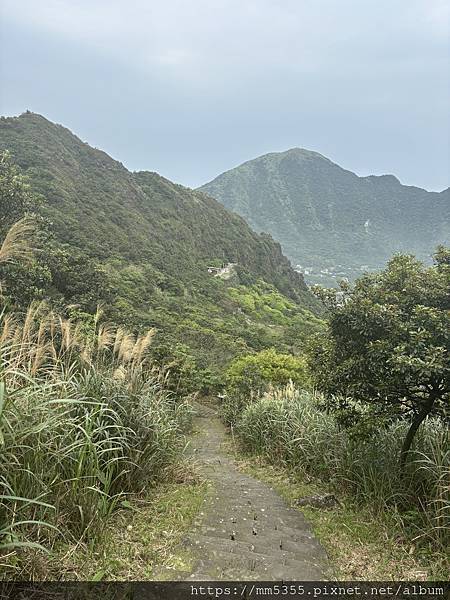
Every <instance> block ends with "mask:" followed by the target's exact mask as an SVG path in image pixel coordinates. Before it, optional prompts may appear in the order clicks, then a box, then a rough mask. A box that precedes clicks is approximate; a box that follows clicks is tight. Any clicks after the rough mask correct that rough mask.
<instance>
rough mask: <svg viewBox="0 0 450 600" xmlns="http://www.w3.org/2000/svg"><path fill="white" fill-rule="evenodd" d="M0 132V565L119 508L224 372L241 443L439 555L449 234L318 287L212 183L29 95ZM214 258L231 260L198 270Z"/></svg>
mask: <svg viewBox="0 0 450 600" xmlns="http://www.w3.org/2000/svg"><path fill="white" fill-rule="evenodd" d="M0 135H1V138H0V139H1V147H0V149H1V148H4V149H6V152H3V154H1V155H0V208H1V211H0V284H1V290H0V292H1V294H0V301H1V307H0V445H1V448H2V453H1V457H0V467H1V475H0V486H1V487H0V557H1V558H0V561H1V567H2V569H3V570H4V572H5V573H6V576H7V577H10V576H25V577H26V576H34V577H40V576H42V577H46V576H48V573H49V571H48V569H47V567H46V566H45V564H44V562H43V561H42V559H41V557H42V553H43V552H48V551H52V552H54V553H55V554H54V555H55V556H57V555H58V552H59V551H60V549H61V548H64V547H68V548H69V553H70V552H71V551H72V550H71V549H73V548H75V547H77V546H78V545H80V544H90V545H92V546H95V545H96V543H97V542H98V541H99V540H100V539H101V536H102V532H103V530H104V526H105V523H106V520H107V519H108V518H109V517H110V515H111V514H112V513H114V512H116V509H118V508H120V507H122V508H126V507H128V508H129V507H130V504H129V500H130V499H132V498H133V497H135V496H139V494H141V493H142V492H143V491H144V490H148V489H149V488H152V487H153V486H154V485H155V484H157V483H158V482H160V481H161V480H165V481H167V480H168V478H170V470H171V469H172V468H173V465H174V463H176V461H177V460H178V458H179V456H180V452H181V450H182V448H183V445H184V432H185V430H186V427H187V425H188V424H189V420H190V409H189V401H188V398H189V394H190V392H199V393H205V394H206V393H209V394H211V393H214V394H216V393H217V392H220V397H221V399H222V406H221V410H222V415H223V417H224V419H225V421H226V422H227V423H228V424H229V425H231V426H232V428H233V432H234V433H236V434H237V436H238V439H240V440H241V442H242V444H243V447H244V448H246V449H247V450H249V451H251V452H254V453H257V454H260V455H263V456H264V457H266V458H267V459H268V460H270V461H272V462H273V463H275V464H278V465H282V466H283V467H284V468H286V469H287V470H290V471H294V472H295V473H296V474H297V476H304V477H307V478H316V479H318V480H320V481H321V482H324V483H325V484H326V485H327V486H328V487H329V488H330V490H333V491H334V492H335V493H336V494H337V495H338V496H339V497H340V498H344V499H345V501H347V499H348V498H351V501H352V502H356V503H357V504H363V505H365V506H367V507H368V510H369V511H370V512H371V513H372V515H374V516H375V517H376V518H380V519H381V518H382V516H383V515H384V516H386V515H389V516H390V519H391V521H392V522H395V524H396V527H397V528H398V530H399V531H401V535H402V536H403V537H404V538H405V539H406V540H407V541H409V543H411V544H412V543H413V544H414V547H416V546H417V547H418V548H419V549H420V552H423V553H424V554H423V555H424V556H426V557H427V560H428V563H429V564H430V563H431V562H433V560H434V561H435V563H436V565H438V567H437V569H439V568H440V567H439V565H441V564H442V562H441V561H440V558H441V557H442V556H443V554H444V552H445V550H446V548H447V544H448V531H449V521H450V512H449V511H450V499H449V496H448V476H449V458H450V453H449V450H448V429H447V424H448V408H449V402H450V366H449V359H448V353H449V346H450V335H449V332H450V321H449V309H450V305H449V298H450V258H449V257H450V251H449V250H448V249H446V248H444V247H439V248H438V251H437V252H436V254H435V262H434V265H433V266H425V265H423V264H422V263H421V262H420V261H418V260H416V259H415V258H413V257H412V256H405V255H397V256H395V257H394V258H392V259H391V260H390V262H389V264H388V266H387V267H386V269H385V270H384V271H380V272H378V273H375V274H371V275H369V274H367V275H365V276H363V277H361V278H360V279H358V280H357V281H356V283H354V284H348V283H342V285H341V287H340V289H339V290H336V289H330V290H326V289H323V288H318V289H317V290H316V296H317V298H315V297H313V295H312V294H311V293H310V291H309V290H308V289H307V287H306V285H305V283H304V281H303V279H302V278H301V277H300V276H299V275H298V274H296V273H295V272H294V271H293V270H292V268H291V266H290V264H289V262H288V261H287V259H286V258H285V257H284V256H283V255H282V253H281V250H280V247H279V246H278V245H277V244H276V243H274V242H273V240H272V239H271V238H270V236H268V235H265V234H263V235H258V234H255V233H254V232H253V231H252V230H251V229H250V228H249V227H248V226H247V225H246V224H245V222H244V221H243V220H242V218H241V217H238V216H237V215H232V214H230V213H228V212H227V211H226V210H225V209H224V208H223V207H222V206H221V205H220V204H218V203H217V202H216V201H214V200H212V199H211V198H209V197H208V196H206V195H204V194H203V193H201V192H192V191H191V190H188V189H185V188H183V187H181V186H176V185H174V184H172V183H170V182H169V181H167V180H165V179H163V178H162V177H160V176H159V175H157V174H155V173H147V172H144V173H130V172H128V171H127V170H126V169H125V168H124V167H123V166H122V165H121V164H120V163H117V162H115V161H113V160H112V159H111V158H109V157H108V156H107V155H106V154H104V153H102V152H100V151H98V150H94V149H92V148H90V147H89V146H88V145H87V144H83V143H82V142H81V141H80V140H78V139H77V138H76V137H75V136H74V135H73V134H71V133H70V132H69V131H68V130H66V129H64V128H63V127H60V126H57V125H54V124H52V123H49V122H48V121H46V120H45V119H43V118H42V117H40V116H38V115H34V114H31V113H28V114H25V115H22V116H21V117H19V118H14V119H2V120H1V121H0ZM10 152H11V153H12V154H13V155H14V158H15V160H16V161H17V164H15V162H14V160H13V158H12V154H11V153H10ZM285 158H288V159H289V160H288V163H289V164H288V165H283V168H287V167H288V166H289V165H290V166H292V164H291V163H292V162H293V164H294V167H295V166H296V165H297V166H298V164H297V163H298V162H299V161H300V162H302V161H313V162H315V161H319V163H318V164H319V166H320V165H323V164H324V161H325V163H327V165H328V166H327V169H331V172H332V173H334V172H335V169H338V167H336V166H335V165H332V163H329V161H326V159H323V158H322V157H317V155H310V154H309V153H306V154H305V153H304V152H299V151H296V152H294V153H293V155H292V156H288V157H284V159H285ZM279 159H280V155H277V161H279ZM284 159H283V160H284ZM281 162H282V161H281ZM328 163H329V164H328ZM330 165H331V166H330ZM252 168H253V167H252ZM296 168H297V167H296ZM319 170H320V169H319ZM344 173H345V172H344ZM342 177H344V175H342ZM354 177H356V176H353V175H352V174H346V175H345V177H344V179H345V181H347V180H348V178H350V179H349V180H351V181H354V180H353V179H352V178H354ZM366 179H367V181H366V182H365V183H364V185H366V184H367V185H370V186H372V187H376V186H377V185H381V183H380V182H378V183H377V182H376V181H378V180H375V179H373V178H366ZM381 180H382V181H384V182H385V183H386V185H387V182H386V181H385V180H384V179H381ZM381 180H380V181H381ZM342 181H344V180H342ZM363 181H365V180H359V179H358V182H359V183H358V185H363ZM388 181H390V182H391V183H390V185H395V186H398V185H399V184H398V183H395V182H392V181H391V180H388ZM383 185H384V184H383ZM269 187H270V186H269ZM300 187H301V186H300ZM344 187H345V186H344ZM388 188H389V186H388ZM386 193H388V192H387V191H386ZM414 193H418V192H414ZM338 196H339V194H337V197H338ZM432 197H433V198H434V200H433V202H434V201H436V202H437V203H439V202H440V201H441V199H442V198H441V196H439V198H438V199H437V195H435V196H432ZM380 198H381V197H380ZM383 198H384V196H383ZM417 198H418V196H417ZM383 201H384V200H383ZM417 202H418V203H419V200H417ZM363 205H364V203H362V204H361V206H363ZM417 210H419V209H417ZM420 210H422V208H420ZM428 210H429V206H425V207H423V211H424V212H423V213H420V214H423V215H425V213H426V211H428ZM413 212H414V211H413ZM429 212H430V214H431V217H430V219H431V220H432V219H433V218H434V217H433V214H434V213H433V210H429ZM261 214H263V211H262V213H261ZM349 214H350V215H351V214H352V213H351V211H350V213H348V214H347V217H346V218H353V217H349V216H348V215H349ZM414 214H415V215H416V217H417V215H419V213H418V212H417V211H416V212H415V213H414ZM353 216H354V215H353ZM361 218H362V217H361ZM370 218H371V219H372V217H370ZM441 221H442V227H445V219H442V220H441ZM356 222H357V219H356V221H353V223H356ZM317 223H318V222H317ZM317 223H316V225H317ZM427 226H428V225H426V223H425V221H424V228H425V229H426V227H427ZM314 227H315V225H314ZM314 227H313V228H312V229H314ZM425 229H424V230H425ZM320 230H321V229H320V227H318V226H317V227H316V229H314V231H316V233H317V231H320ZM413 230H414V227H412V231H413ZM386 231H388V230H386ZM442 231H443V229H442ZM358 235H359V234H358ZM383 235H384V234H383ZM386 235H387V234H386ZM402 235H403V234H401V233H400V234H399V239H400V243H403V242H404V239H403V238H402ZM308 239H309V238H308V236H305V240H306V242H307V241H308ZM377 239H378V240H382V239H383V238H382V237H380V238H377ZM402 240H403V241H402ZM306 242H305V243H306ZM374 243H375V242H374ZM378 243H379V241H376V244H378ZM305 247H306V246H305ZM355 248H356V249H358V246H355ZM360 256H363V254H361V255H360ZM223 263H233V266H232V267H230V269H229V271H228V272H227V276H226V277H222V276H213V275H211V274H210V273H208V267H209V266H214V267H219V266H220V265H222V264H223ZM99 303H101V308H99V307H98V306H99ZM321 306H322V307H321ZM435 573H440V571H439V570H435Z"/></svg>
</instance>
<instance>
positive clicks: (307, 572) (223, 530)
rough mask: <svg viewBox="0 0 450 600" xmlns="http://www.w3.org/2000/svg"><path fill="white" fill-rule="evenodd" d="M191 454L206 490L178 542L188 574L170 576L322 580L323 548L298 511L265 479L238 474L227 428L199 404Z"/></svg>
mask: <svg viewBox="0 0 450 600" xmlns="http://www.w3.org/2000/svg"><path fill="white" fill-rule="evenodd" d="M195 426H196V429H197V430H198V431H199V433H198V435H196V436H195V437H194V438H193V440H192V443H191V449H190V451H191V453H192V455H193V457H194V459H195V461H196V464H197V467H198V469H199V471H200V472H201V474H202V475H203V476H204V477H206V478H207V479H208V480H209V481H211V482H212V484H213V485H212V486H211V492H210V494H209V496H208V497H207V499H206V501H205V504H204V507H203V508H202V511H201V513H200V514H199V515H198V516H197V520H196V521H195V523H194V527H193V529H192V530H191V531H190V533H189V534H188V536H187V538H186V539H185V540H184V542H183V546H184V548H187V549H188V550H189V553H190V554H191V555H192V556H193V559H194V568H193V571H192V572H190V573H179V574H173V573H172V574H171V579H193V580H321V579H324V578H325V576H324V573H325V570H326V567H327V559H326V555H325V551H324V550H323V549H322V547H321V546H320V544H319V543H318V541H317V540H316V539H315V538H314V536H313V534H312V532H311V530H310V527H309V525H308V523H307V522H306V520H305V518H304V517H303V516H302V514H301V513H300V512H299V511H298V510H296V509H294V508H291V507H290V506H288V505H287V504H286V502H285V501H284V500H283V499H282V498H281V497H280V496H279V495H278V494H277V493H276V492H275V491H274V490H273V489H272V488H271V487H270V486H269V485H267V484H266V483H263V482H261V481H259V480H257V479H254V478H253V477H250V476H248V475H245V474H243V473H241V472H239V471H238V470H237V468H236V466H235V465H234V462H233V457H232V456H230V454H229V453H227V451H226V450H225V449H224V448H223V442H224V441H225V440H226V430H225V427H224V425H223V424H222V422H221V421H220V420H219V418H218V416H217V414H216V412H215V411H214V410H213V409H211V408H209V407H205V406H202V405H199V406H198V408H197V417H196V419H195Z"/></svg>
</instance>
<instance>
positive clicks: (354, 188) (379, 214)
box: [200, 148, 450, 279]
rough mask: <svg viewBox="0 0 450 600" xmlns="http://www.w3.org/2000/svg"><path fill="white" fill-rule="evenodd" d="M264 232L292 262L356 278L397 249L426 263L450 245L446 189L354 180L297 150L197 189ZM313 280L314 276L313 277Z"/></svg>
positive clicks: (324, 160)
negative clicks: (440, 246) (364, 268)
mask: <svg viewBox="0 0 450 600" xmlns="http://www.w3.org/2000/svg"><path fill="white" fill-rule="evenodd" d="M200 189H201V190H203V191H205V192H207V193H208V194H210V195H211V196H213V197H214V198H217V199H218V200H220V201H221V202H222V203H223V204H224V205H225V206H226V207H227V208H229V209H231V210H233V211H235V212H237V213H238V214H240V215H242V216H243V217H244V218H245V219H246V220H247V222H248V223H249V224H250V225H251V226H252V227H253V228H254V229H255V230H256V231H267V232H268V233H270V234H271V235H272V236H273V237H274V238H275V239H276V240H278V241H279V242H280V243H281V245H282V248H283V250H284V252H285V253H286V254H287V256H288V257H289V258H291V260H292V261H293V262H294V264H297V263H299V264H300V265H301V266H302V267H306V268H307V270H308V271H310V270H311V269H312V270H313V274H312V278H313V279H314V278H315V279H317V275H318V274H319V275H320V273H319V272H320V270H324V269H328V270H330V271H334V272H337V271H340V272H342V274H346V275H350V276H353V275H355V274H356V273H357V271H358V270H359V268H360V267H361V265H367V266H368V267H369V268H379V267H381V266H382V265H383V264H384V263H385V261H386V260H387V259H388V258H389V257H390V256H391V255H392V254H393V253H394V252H397V251H402V252H403V251H406V252H412V253H414V254H416V255H417V256H418V257H419V258H421V259H427V258H428V257H429V256H430V254H431V253H432V251H433V249H434V248H435V246H436V245H437V244H439V243H443V242H445V241H447V242H448V240H449V239H450V190H449V189H447V190H445V191H444V192H441V193H435V192H427V191H425V190H423V189H420V188H416V187H410V186H404V185H402V184H401V183H400V182H399V181H398V179H396V178H395V177H394V176H393V175H383V176H369V177H358V176H357V175H355V174H354V173H352V172H350V171H346V170H345V169H342V168H341V167H339V166H338V165H336V164H334V163H333V162H331V161H330V160H328V159H327V158H325V157H324V156H322V155H320V154H318V153H317V152H311V151H308V150H302V149H299V148H294V149H292V150H288V151H287V152H280V153H272V154H267V155H265V156H261V157H259V158H256V159H254V160H251V161H249V162H246V163H244V164H242V165H240V166H238V167H236V168H234V169H231V170H230V171H227V172H226V173H223V174H222V175H219V176H218V177H217V178H216V179H214V180H213V181H211V182H210V183H207V184H205V185H204V186H202V187H201V188H200ZM314 275H315V277H314Z"/></svg>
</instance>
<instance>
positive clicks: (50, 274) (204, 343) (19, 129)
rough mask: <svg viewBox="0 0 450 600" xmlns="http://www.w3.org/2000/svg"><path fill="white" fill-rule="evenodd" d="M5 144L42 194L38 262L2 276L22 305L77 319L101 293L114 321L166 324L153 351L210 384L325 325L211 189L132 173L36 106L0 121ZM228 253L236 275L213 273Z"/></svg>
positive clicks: (269, 245)
mask: <svg viewBox="0 0 450 600" xmlns="http://www.w3.org/2000/svg"><path fill="white" fill-rule="evenodd" d="M1 148H3V149H6V150H8V151H9V152H10V153H11V156H12V157H13V158H10V159H8V160H9V163H11V160H13V161H15V162H16V163H17V164H18V165H19V167H20V169H21V172H22V173H24V174H26V176H27V177H28V182H29V185H30V186H31V190H30V193H31V191H32V192H33V193H34V195H35V199H34V204H33V206H32V207H30V206H26V207H25V206H23V207H21V208H22V212H23V210H25V209H26V210H27V211H30V210H32V212H34V213H36V215H38V217H39V219H40V230H41V233H40V235H39V236H38V237H39V238H40V239H39V245H38V246H39V252H38V253H37V254H36V257H37V258H36V260H35V261H34V264H33V265H32V266H30V265H27V266H26V267H24V266H23V265H22V266H18V265H15V266H14V267H12V266H9V267H8V269H4V272H3V274H2V279H3V281H4V282H5V285H4V288H5V294H6V295H8V296H9V297H10V298H12V300H13V303H14V304H16V305H17V304H18V303H19V304H20V306H21V308H25V309H26V307H27V306H28V304H29V302H30V301H31V300H32V299H35V298H46V299H48V300H49V301H50V302H51V303H52V306H54V307H55V308H58V309H59V310H60V311H63V312H65V313H66V316H71V317H76V318H79V317H80V316H81V317H82V316H83V314H84V313H90V314H92V313H93V312H94V311H95V308H96V306H97V303H98V302H99V301H100V302H102V303H103V305H104V309H105V312H106V316H107V318H108V319H109V320H111V321H113V322H116V323H124V324H126V326H127V327H129V328H130V329H131V330H133V331H141V330H144V329H146V328H149V327H156V328H157V334H156V337H155V341H154V345H153V351H154V356H155V358H156V359H157V360H158V361H159V362H160V363H163V362H165V363H166V364H167V363H169V362H170V363H171V368H172V372H173V373H175V372H176V371H180V372H186V370H189V371H192V372H195V373H197V375H198V381H197V382H196V385H197V383H198V384H200V385H203V383H202V382H204V384H205V386H208V385H210V384H212V383H214V381H216V380H217V375H218V374H219V373H220V372H221V370H222V369H223V367H224V366H225V365H226V363H227V361H228V360H229V359H230V358H232V357H233V356H235V355H237V354H239V352H241V351H252V350H260V349H261V348H263V347H266V346H267V345H271V344H273V345H275V346H278V345H279V346H280V347H283V349H284V350H289V351H294V352H295V351H296V349H297V348H298V347H299V345H300V344H301V341H302V338H303V337H304V334H305V333H307V331H308V330H311V328H313V329H314V327H315V326H316V325H317V324H318V321H317V320H315V319H314V318H313V316H312V314H311V310H312V311H313V312H317V310H318V303H317V302H316V301H315V300H314V298H313V296H312V295H311V294H310V293H309V292H308V290H307V288H306V285H305V283H304V281H303V279H302V278H301V276H300V275H298V274H297V273H295V271H293V269H292V268H291V266H290V264H289V262H288V260H287V259H286V258H285V257H284V256H283V255H282V253H281V249H280V247H279V245H278V244H276V243H275V242H274V241H273V240H272V239H271V238H270V236H268V235H267V234H256V233H254V232H253V231H252V230H251V229H250V228H249V227H248V226H247V225H246V224H245V222H244V221H243V219H242V218H240V217H238V216H237V215H233V214H231V213H229V212H227V211H226V210H225V209H224V208H223V207H222V205H220V204H219V203H218V202H216V201H215V200H213V199H211V198H208V197H207V196H206V195H205V194H203V193H201V192H193V191H192V190H188V189H187V188H183V187H182V186H179V185H175V184H173V183H171V182H169V181H167V180H165V179H164V178H163V177H160V176H159V175H157V174H156V173H150V172H142V173H130V172H129V171H127V170H126V169H125V167H123V165H121V164H120V163H118V162H116V161H114V160H112V159H111V158H110V157H109V156H107V155H106V154H105V153H103V152H101V151H99V150H96V149H93V148H91V147H90V146H88V145H87V144H85V143H83V142H81V141H80V140H79V139H78V138H77V137H75V136H74V135H73V134H72V133H71V132H70V131H68V130H67V129H65V128H64V127H61V126H59V125H55V124H53V123H50V122H49V121H47V120H46V119H44V118H43V117H41V116H39V115H36V114H32V113H26V114H24V115H21V116H20V117H18V118H2V119H1V120H0V149H1ZM8 160H7V161H6V162H8ZM8 169H9V171H11V170H12V169H14V167H13V166H12V165H9V167H8V168H7V167H5V170H8ZM16 170H17V169H16ZM17 175H18V173H16V174H15V175H13V177H14V176H16V179H17ZM19 179H20V178H19ZM36 197H38V199H36ZM222 262H226V263H227V262H230V263H236V267H235V268H234V270H233V277H232V278H231V279H229V280H227V281H224V280H223V279H221V278H219V277H213V276H211V275H209V274H208V272H207V267H208V266H209V265H216V264H221V263H222ZM11 269H13V270H14V273H8V272H6V271H11ZM246 290H247V291H246ZM246 295H248V298H250V297H251V300H250V303H249V302H247V300H248V298H246ZM68 305H70V306H71V308H70V309H69V312H68V313H67V308H66V307H67V306H68ZM252 306H255V310H252ZM271 314H273V315H275V316H276V319H275V323H274V324H275V327H272V321H271V319H270V316H271ZM196 389H197V388H196Z"/></svg>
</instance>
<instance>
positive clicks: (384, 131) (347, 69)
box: [0, 0, 450, 190]
mask: <svg viewBox="0 0 450 600" xmlns="http://www.w3.org/2000/svg"><path fill="white" fill-rule="evenodd" d="M0 7H1V20H0V22H1V25H0V69H1V73H0V112H1V114H3V115H16V114H19V113H21V112H23V111H24V110H26V109H29V110H32V111H34V112H38V113H41V114H43V115H44V116H46V117H47V118H49V119H51V120H52V121H56V122H58V123H61V124H63V125H65V126H66V127H69V128H70V129H71V130H72V131H74V132H75V133H76V134H77V135H78V136H79V137H81V138H82V139H83V140H85V141H87V142H89V143H90V144H91V145H93V146H96V147H98V148H101V149H103V150H105V151H106V152H108V153H109V154H111V155H112V156H113V157H114V158H116V159H118V160H120V161H122V162H123V163H124V164H125V165H126V166H127V167H128V168H130V169H132V170H138V169H148V170H152V171H158V172H159V173H161V174H162V175H164V176H166V177H168V178H170V179H172V180H174V181H176V182H178V183H182V184H184V185H188V186H197V185H200V184H202V183H205V182H206V181H208V180H210V179H212V178H213V177H215V176H216V175H218V174H219V173H221V172H223V171H225V170H227V169H229V168H231V167H233V166H236V165H238V164H240V163H241V162H243V161H245V160H249V159H251V158H255V157H256V156H259V155H261V154H264V153H267V152H273V151H280V150H286V149H288V148H292V147H294V146H298V147H303V148H308V149H311V150H316V151H318V152H320V153H322V154H324V155H325V156H327V157H329V158H331V159H332V160H334V161H335V162H337V163H338V164H340V165H341V166H343V167H345V168H347V169H350V170H352V171H355V172H356V173H358V174H360V175H368V174H371V173H374V174H381V173H394V174H395V175H396V176H398V177H399V179H400V180H401V181H402V182H403V183H405V184H410V185H418V186H420V187H425V188H426V189H430V190H441V189H443V188H445V187H447V186H448V185H449V183H450V182H449V165H450V153H449V132H450V64H449V56H450V52H449V21H450V17H449V12H450V11H449V8H450V0H364V1H361V0H0Z"/></svg>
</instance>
